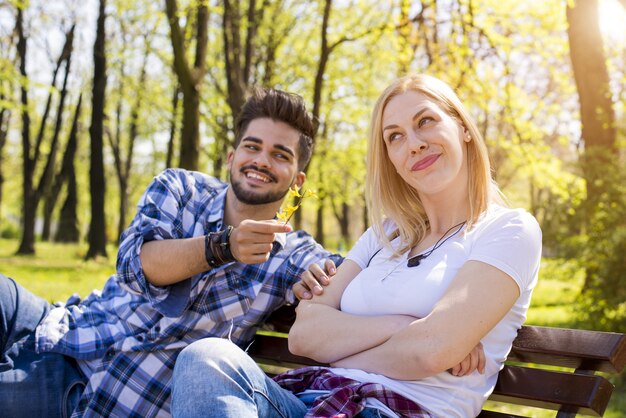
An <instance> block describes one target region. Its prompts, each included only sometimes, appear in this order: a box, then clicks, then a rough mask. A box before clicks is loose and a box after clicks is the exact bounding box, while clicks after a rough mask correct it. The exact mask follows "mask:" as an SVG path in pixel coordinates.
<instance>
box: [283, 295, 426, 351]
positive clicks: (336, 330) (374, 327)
mask: <svg viewBox="0 0 626 418" xmlns="http://www.w3.org/2000/svg"><path fill="white" fill-rule="evenodd" d="M415 319H416V318H413V317H410V316H406V315H382V316H361V315H350V314H346V313H344V312H341V311H339V310H337V309H335V308H333V307H331V306H328V305H324V304H318V303H312V302H309V301H302V302H300V305H299V306H298V308H297V319H296V322H295V324H294V325H293V326H292V328H291V331H290V332H289V350H290V351H291V352H292V353H294V354H297V355H301V356H305V357H309V358H312V359H314V360H317V361H320V362H323V363H332V362H335V361H338V360H340V359H342V358H345V357H349V356H352V355H354V354H356V353H360V352H362V351H364V350H368V349H371V348H372V347H376V346H378V345H380V344H382V343H384V342H385V341H387V340H388V339H389V338H390V337H391V336H392V335H394V334H395V333H397V332H398V331H400V330H401V329H403V328H405V327H406V326H408V325H409V324H410V323H411V322H413V321H414V320H415Z"/></svg>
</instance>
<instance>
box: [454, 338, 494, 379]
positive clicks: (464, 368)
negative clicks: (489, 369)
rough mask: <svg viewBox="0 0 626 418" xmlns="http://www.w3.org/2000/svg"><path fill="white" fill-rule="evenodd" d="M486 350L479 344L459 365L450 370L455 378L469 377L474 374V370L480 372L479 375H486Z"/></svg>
mask: <svg viewBox="0 0 626 418" xmlns="http://www.w3.org/2000/svg"><path fill="white" fill-rule="evenodd" d="M485 362H486V360H485V350H484V349H483V344H482V343H480V342H479V343H478V344H477V345H476V347H474V348H473V349H472V351H470V353H469V354H468V355H467V357H465V358H464V359H463V360H462V361H461V362H460V363H459V364H457V365H456V366H454V367H453V368H451V369H449V370H448V373H450V374H451V375H453V376H458V377H461V376H467V375H468V374H471V373H473V372H474V370H478V373H480V374H483V373H485Z"/></svg>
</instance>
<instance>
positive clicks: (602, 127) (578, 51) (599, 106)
mask: <svg viewBox="0 0 626 418" xmlns="http://www.w3.org/2000/svg"><path fill="white" fill-rule="evenodd" d="M567 21H568V23H569V26H568V30H567V35H568V38H569V45H570V57H571V60H572V69H573V72H574V79H575V80H576V88H577V90H578V96H579V102H580V120H581V125H582V126H581V133H582V140H583V142H584V153H583V155H582V156H581V158H580V164H581V168H582V172H583V176H584V178H585V181H586V187H587V200H586V202H585V211H586V214H585V219H586V220H587V221H590V220H592V219H593V218H594V215H595V213H596V211H597V210H598V208H599V207H600V203H601V202H602V199H603V196H610V195H611V194H612V193H611V191H612V190H613V188H614V187H615V184H614V182H613V180H612V176H613V175H614V174H615V173H617V158H616V156H617V155H618V152H617V147H616V144H615V140H616V130H615V113H614V110H613V103H612V101H611V94H610V87H609V75H608V71H607V68H606V58H605V56H604V50H603V41H602V34H601V33H600V27H599V22H598V1H597V0H584V1H580V0H577V1H576V2H574V4H573V6H571V7H570V6H569V5H568V6H567ZM596 272H597V267H589V266H588V267H587V269H586V277H585V283H584V284H583V287H582V290H581V291H582V292H583V293H584V292H586V291H587V290H588V289H589V288H590V286H591V281H592V280H593V277H594V276H595V275H596Z"/></svg>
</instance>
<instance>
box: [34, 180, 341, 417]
mask: <svg viewBox="0 0 626 418" xmlns="http://www.w3.org/2000/svg"><path fill="white" fill-rule="evenodd" d="M226 190H227V185H226V184H224V183H222V182H220V181H219V180H217V179H215V178H212V177H209V176H206V175H204V174H201V173H197V172H188V171H184V170H166V171H165V172H163V173H162V174H160V175H159V176H157V177H156V178H155V179H154V181H153V182H152V183H151V184H150V186H149V187H148V189H147V190H146V192H145V193H144V195H143V197H142V198H141V200H140V202H139V208H138V212H137V215H136V216H135V218H134V219H133V221H132V223H131V225H130V227H129V228H128V229H127V230H126V231H125V232H124V234H123V235H122V237H121V239H120V241H121V243H120V247H119V253H118V259H117V274H116V275H114V276H112V277H111V278H109V280H108V281H107V282H106V284H105V286H104V289H103V290H102V292H98V291H94V292H93V293H91V294H90V295H89V296H88V297H87V298H86V299H84V300H83V301H79V299H78V298H77V297H72V298H70V299H69V300H68V301H67V303H66V305H65V306H64V307H57V308H55V309H52V310H51V312H50V313H49V314H48V315H47V316H46V318H44V320H43V321H42V322H41V324H40V325H39V327H38V328H37V333H36V350H37V351H38V352H45V351H52V352H57V353H61V354H65V355H67V356H70V357H73V358H75V359H77V360H78V364H79V366H80V367H81V369H82V370H83V371H84V372H85V374H86V375H87V377H88V379H89V381H88V383H87V387H86V388H85V391H84V392H83V395H82V398H81V400H80V403H79V406H78V408H77V410H76V411H74V414H73V416H74V417H78V416H101V415H106V416H112V417H113V416H117V417H156V416H169V415H170V388H171V384H170V383H171V377H172V371H173V367H174V362H175V361H176V357H177V356H178V354H179V352H180V350H182V349H183V348H184V347H186V346H187V345H188V344H190V343H192V342H194V341H197V340H199V339H201V338H206V337H224V338H229V339H231V340H232V341H233V342H235V343H236V344H238V345H240V346H242V347H245V345H246V344H248V343H249V342H250V340H251V339H252V338H253V336H254V333H255V332H256V330H257V328H258V327H259V326H260V325H261V324H262V323H263V322H264V320H265V319H266V318H267V317H268V316H269V314H270V313H271V312H272V311H274V310H275V309H276V308H278V307H279V306H281V305H283V304H284V303H285V302H287V300H288V299H289V300H292V299H293V293H292V292H291V287H292V286H293V284H294V283H295V282H296V281H297V280H298V279H299V276H300V274H301V273H302V272H303V271H304V270H305V269H306V268H308V266H309V265H310V264H311V263H313V262H319V261H321V260H323V259H326V258H328V257H330V258H332V259H333V260H334V261H335V262H337V263H339V262H340V258H339V256H331V254H330V253H328V252H327V251H325V250H324V249H323V248H322V247H321V246H320V245H318V244H317V243H316V242H315V241H314V240H313V239H312V238H311V236H309V235H308V234H306V233H305V232H303V231H298V232H292V233H289V234H281V235H278V239H277V242H275V243H274V248H273V250H272V252H271V256H270V258H269V260H268V261H266V262H265V263H262V264H254V265H246V264H241V263H230V264H227V265H225V266H221V267H219V268H216V269H213V270H210V271H209V272H205V273H202V274H198V275H196V276H193V277H191V278H190V279H189V280H185V281H183V282H180V283H177V284H175V285H172V286H167V287H156V286H153V285H151V284H150V283H149V282H148V281H147V280H146V277H145V276H144V274H143V270H142V267H141V262H140V259H139V254H140V248H141V246H142V244H143V243H144V242H147V241H151V240H162V239H175V238H188V237H194V236H200V235H204V234H206V233H208V232H210V231H218V230H221V229H223V227H224V225H223V222H222V220H223V218H224V202H225V196H226Z"/></svg>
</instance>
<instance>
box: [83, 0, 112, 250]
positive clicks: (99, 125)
mask: <svg viewBox="0 0 626 418" xmlns="http://www.w3.org/2000/svg"><path fill="white" fill-rule="evenodd" d="M105 9H106V0H100V7H99V14H98V23H97V30H96V41H95V43H94V48H93V59H94V79H93V93H92V113H91V126H90V128H89V136H90V138H91V154H90V166H91V168H90V171H89V188H90V192H91V222H90V225H89V238H88V241H89V249H88V250H87V255H86V257H85V258H87V259H89V258H95V257H96V256H99V255H101V256H104V257H106V256H107V252H106V223H105V216H104V199H105V187H106V182H105V174H104V156H103V153H104V141H103V129H104V99H105V92H106V82H107V78H106V55H105V38H106V34H105V18H106V14H105V13H106V12H105Z"/></svg>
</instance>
